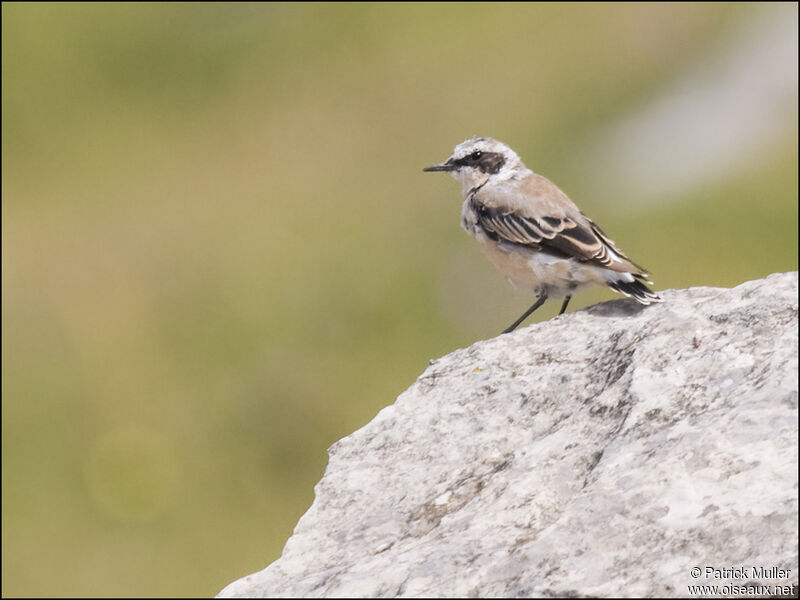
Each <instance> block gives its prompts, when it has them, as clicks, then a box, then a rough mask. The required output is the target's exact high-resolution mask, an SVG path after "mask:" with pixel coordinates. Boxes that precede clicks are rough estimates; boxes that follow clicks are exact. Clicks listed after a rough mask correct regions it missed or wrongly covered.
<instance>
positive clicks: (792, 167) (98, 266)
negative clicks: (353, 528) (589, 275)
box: [2, 2, 798, 596]
mask: <svg viewBox="0 0 800 600" xmlns="http://www.w3.org/2000/svg"><path fill="white" fill-rule="evenodd" d="M787 49H788V50H787ZM2 78H3V85H2V168H3V171H2V292H3V300H2V327H3V334H2V391H3V412H2V417H3V419H2V484H3V485H2V593H3V595H4V596H5V595H11V596H40V595H42V596H51V595H52V596H75V595H81V596H82V595H88V596H128V595H137V596H138V595H144V596H154V595H169V596H172V595H175V596H188V595H201V596H210V595H213V594H216V593H217V592H219V590H220V589H221V588H222V587H223V586H225V585H226V584H228V583H230V582H231V581H233V580H234V579H236V578H238V577H241V576H244V575H246V574H248V573H250V572H253V571H256V570H259V569H261V568H263V567H265V566H267V564H268V563H270V562H271V561H273V560H274V559H276V558H277V557H278V556H279V555H280V552H281V549H282V547H283V544H284V543H285V541H286V539H287V538H288V537H289V536H290V535H291V532H292V528H293V527H294V525H295V523H296V522H297V519H298V518H299V517H300V516H301V515H302V514H303V513H304V512H305V510H306V509H307V508H308V507H309V505H310V503H311V502H312V500H313V486H314V484H315V483H316V482H317V481H318V480H319V478H320V477H321V475H322V473H323V471H324V468H325V465H326V461H327V457H326V452H325V451H326V448H327V447H328V446H329V445H330V444H332V443H333V442H334V441H336V440H337V439H339V438H341V437H343V436H345V435H347V434H348V433H350V432H352V431H354V430H355V429H357V428H359V427H361V426H362V425H364V424H365V423H367V422H368V421H369V420H370V419H371V418H372V417H373V416H374V415H375V413H376V412H377V411H378V410H380V409H381V408H382V407H384V406H386V405H388V404H390V403H392V402H393V401H394V398H395V397H396V396H397V394H399V393H400V392H402V391H403V390H404V389H405V388H406V387H408V386H409V385H410V384H411V383H412V382H413V381H414V379H415V378H416V377H417V376H418V375H419V374H420V373H421V372H422V371H423V369H424V368H425V367H426V365H427V363H428V360H429V359H430V358H434V357H438V356H440V355H443V354H446V353H447V352H450V351H452V350H454V349H456V348H458V347H464V346H466V345H469V344H471V343H472V342H474V341H477V340H479V339H484V338H488V337H492V336H494V335H496V334H497V333H498V332H499V331H500V330H501V329H503V328H504V327H506V326H507V325H508V324H509V323H510V322H511V321H513V320H514V319H515V318H516V317H517V316H518V315H519V314H520V313H521V312H522V311H523V310H524V309H525V308H527V306H528V305H529V304H530V301H531V300H530V297H529V295H526V294H524V293H521V292H515V291H514V290H512V288H511V287H510V286H508V285H507V284H506V283H505V281H504V280H503V278H502V277H501V276H500V275H499V274H497V273H496V272H494V271H493V269H492V267H491V266H490V265H489V263H488V262H487V261H486V260H485V259H484V258H483V256H482V255H481V254H480V251H479V249H478V248H477V246H476V244H475V243H474V241H472V240H471V239H470V238H469V237H468V236H467V235H466V234H465V233H464V232H463V231H462V230H461V229H460V226H459V218H460V204H461V200H460V198H461V196H460V190H459V187H458V185H457V184H456V183H455V182H454V181H453V180H452V179H450V178H449V177H447V176H444V175H441V174H439V175H434V174H427V173H422V171H421V169H422V167H424V166H426V165H429V164H432V163H434V162H438V161H441V160H443V159H445V158H446V157H447V156H448V155H449V154H450V152H451V151H452V148H453V146H455V145H456V144H457V143H459V142H461V141H462V140H464V139H465V138H467V137H470V136H473V135H489V136H493V137H496V138H498V139H500V140H503V141H505V142H506V143H508V144H509V145H511V146H512V147H513V148H514V149H515V150H517V152H518V153H519V154H520V155H521V156H522V158H523V160H524V161H525V162H526V163H527V164H528V166H530V167H531V168H533V169H534V170H536V171H537V172H539V173H542V174H544V175H546V176H547V177H549V178H551V179H552V180H554V181H555V182H556V183H557V184H558V185H559V186H560V187H562V189H564V190H565V191H566V192H567V193H568V194H569V195H570V196H571V197H572V198H573V200H575V201H576V202H577V203H578V204H579V205H580V206H581V208H582V209H583V210H584V212H586V213H587V214H589V215H590V216H591V217H593V218H594V219H595V220H596V221H597V222H598V223H599V224H600V225H601V226H602V227H603V228H604V229H605V230H606V232H607V233H608V234H609V235H611V236H612V237H613V238H614V239H615V240H616V241H617V242H618V243H619V244H620V246H621V247H622V248H623V249H624V250H625V251H626V252H627V253H628V254H630V255H631V256H632V258H633V259H634V260H636V261H637V262H640V263H641V264H643V265H646V266H647V267H648V268H649V269H650V270H651V272H652V274H653V278H654V281H655V283H656V286H655V287H656V289H665V288H682V287H687V286H697V285H712V286H733V285H735V284H738V283H741V282H743V281H746V280H749V279H754V278H759V277H763V276H766V275H768V274H769V273H773V272H776V271H788V270H795V269H797V185H798V181H797V159H798V157H797V5H796V4H723V3H710V4H587V5H583V4H561V3H559V4H500V3H488V4H428V3H426V4H227V3H226V4H114V5H104V4H24V3H7V2H4V3H3V4H2ZM615 297H617V296H615V295H614V294H613V293H612V292H610V291H608V290H597V291H592V292H585V293H582V294H581V295H579V296H578V297H576V298H575V300H573V304H572V306H571V310H577V309H579V308H580V307H581V306H586V305H588V304H593V303H595V302H599V301H603V300H609V299H612V298H615ZM558 308H559V303H558V302H553V303H549V304H548V305H547V306H546V307H545V308H544V309H542V310H541V311H540V312H538V313H537V314H536V315H535V317H536V318H535V319H532V320H531V322H534V321H541V320H545V319H548V318H551V317H552V316H553V315H554V314H555V313H556V312H557V311H558Z"/></svg>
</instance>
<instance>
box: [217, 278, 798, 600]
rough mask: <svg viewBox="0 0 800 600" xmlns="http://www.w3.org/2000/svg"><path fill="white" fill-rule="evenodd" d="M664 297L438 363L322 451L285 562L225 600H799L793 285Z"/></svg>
mask: <svg viewBox="0 0 800 600" xmlns="http://www.w3.org/2000/svg"><path fill="white" fill-rule="evenodd" d="M660 293H661V294H662V297H663V298H664V303H663V304H659V305H654V306H649V307H640V306H639V305H637V304H635V303H634V302H633V301H630V300H616V301H612V302H606V303H604V304H599V305H596V306H593V307H591V308H588V309H585V310H581V311H578V312H575V313H568V314H566V315H563V316H561V317H556V318H554V319H552V320H550V321H548V322H545V323H538V324H535V325H532V326H529V327H526V328H524V329H520V330H517V331H516V332H514V333H512V334H509V335H503V336H500V337H497V338H494V339H491V340H487V341H483V342H478V343H476V344H474V345H472V346H470V347H469V348H466V349H463V350H457V351H456V352H453V353H451V354H449V355H447V356H445V357H443V358H440V359H438V360H436V361H433V362H432V364H431V366H430V367H429V368H428V369H427V370H426V371H425V372H424V373H423V374H422V376H421V377H420V378H419V379H418V380H417V381H416V382H415V383H414V384H413V385H412V386H411V387H410V388H409V389H408V390H407V391H405V392H404V393H403V394H401V395H400V397H399V398H398V399H397V401H396V402H395V403H394V404H393V405H391V406H389V407H387V408H385V409H383V410H382V411H381V412H380V413H378V415H377V416H376V417H375V418H374V419H373V420H372V422H370V423H369V424H367V425H366V426H365V427H363V428H361V429H359V430H358V431H356V432H355V433H353V434H352V435H350V436H348V437H346V438H344V439H342V440H340V441H339V442H337V443H336V444H334V445H333V446H332V447H331V448H330V451H329V453H330V462H329V465H328V468H327V470H326V472H325V475H324V477H323V478H322V480H321V481H320V482H319V483H318V484H317V486H316V499H315V500H314V503H313V505H312V506H311V508H310V509H309V510H308V512H307V513H306V514H305V515H304V516H303V517H302V518H301V519H300V521H299V522H298V524H297V527H296V528H295V531H294V535H293V536H292V537H291V538H290V539H289V541H288V542H287V544H286V547H285V549H284V551H283V555H282V556H281V558H280V559H279V560H277V561H275V562H274V563H272V564H271V565H270V566H268V567H267V568H266V569H264V570H263V571H260V572H258V573H254V574H252V575H249V576H247V577H244V578H242V579H240V580H238V581H236V582H234V583H232V584H230V585H229V586H228V587H226V588H225V589H224V590H222V592H221V593H220V596H238V597H255V596H262V597H263V596H312V597H320V596H334V597H336V596H338V597H376V596H380V597H395V596H406V597H414V596H434V597H442V596H450V597H452V596H480V597H524V596H575V595H578V596H687V595H705V596H712V595H721V594H722V593H724V592H725V591H726V590H717V594H714V592H713V591H712V590H707V592H706V593H705V594H693V593H692V591H691V590H689V588H688V587H687V586H691V585H718V586H720V587H722V586H724V585H726V584H733V585H738V586H742V585H768V586H772V587H771V588H769V589H768V590H766V589H765V590H762V591H769V592H770V593H775V592H776V591H777V592H778V593H780V592H781V591H784V590H781V589H779V588H775V587H774V586H777V585H792V584H794V585H795V586H796V584H797V568H798V564H797V557H798V533H797V519H798V503H797V493H798V490H797V477H798V471H797V469H798V437H797V436H798V432H797V423H798V415H797V382H798V370H797V369H798V363H797V341H798V340H797V333H798V321H797V299H798V296H797V294H798V289H797V273H796V272H795V273H785V274H775V275H771V276H769V277H767V278H766V279H763V280H759V281H751V282H748V283H745V284H742V285H740V286H738V287H735V288H733V289H721V288H691V289H688V290H673V291H664V292H660ZM694 567H698V568H700V569H701V575H700V577H698V578H695V577H694V576H693V573H692V569H693V568H694ZM772 567H776V568H777V569H783V570H784V571H786V570H789V571H790V572H789V573H788V574H786V573H779V572H774V571H773V572H772V573H770V572H761V571H758V570H756V568H765V569H768V568H772ZM707 568H713V569H719V570H721V569H723V568H724V569H731V568H739V569H742V568H743V570H740V571H738V572H722V571H720V572H718V573H716V575H718V577H714V575H715V574H714V573H712V572H709V571H707V570H706V569H707ZM727 591H728V592H733V593H732V594H731V593H729V594H728V595H752V593H753V590H749V591H748V593H747V594H745V592H744V591H743V590H742V591H740V592H738V593H737V592H736V591H735V590H733V589H732V588H728V590H727ZM793 593H795V594H796V593H797V588H796V587H795V588H794V591H793Z"/></svg>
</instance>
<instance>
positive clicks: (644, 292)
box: [608, 275, 661, 305]
mask: <svg viewBox="0 0 800 600" xmlns="http://www.w3.org/2000/svg"><path fill="white" fill-rule="evenodd" d="M634 277H635V275H634ZM648 283H649V282H648ZM608 287H610V288H611V289H612V290H614V291H615V292H619V293H620V294H625V295H626V296H628V297H629V298H633V299H634V300H636V301H637V302H639V303H641V304H645V305H647V304H653V303H655V302H661V297H660V296H659V295H658V294H656V293H655V292H654V291H653V290H651V289H650V288H649V287H647V286H646V285H645V284H643V283H642V282H641V281H639V280H638V279H634V280H633V281H625V280H623V279H620V280H618V281H609V282H608Z"/></svg>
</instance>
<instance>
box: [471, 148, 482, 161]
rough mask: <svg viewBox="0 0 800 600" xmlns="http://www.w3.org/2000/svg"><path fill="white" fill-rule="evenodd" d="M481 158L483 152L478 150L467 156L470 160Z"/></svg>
mask: <svg viewBox="0 0 800 600" xmlns="http://www.w3.org/2000/svg"><path fill="white" fill-rule="evenodd" d="M481 156H483V152H481V151H480V150H476V151H475V152H473V153H472V154H470V156H469V157H470V158H471V159H472V160H480V158H481Z"/></svg>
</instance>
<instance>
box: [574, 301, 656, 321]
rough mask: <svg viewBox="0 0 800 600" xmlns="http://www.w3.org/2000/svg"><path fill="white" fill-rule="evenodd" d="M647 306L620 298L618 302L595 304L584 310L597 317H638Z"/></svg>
mask: <svg viewBox="0 0 800 600" xmlns="http://www.w3.org/2000/svg"><path fill="white" fill-rule="evenodd" d="M646 308H647V306H645V305H644V304H639V303H638V302H636V300H633V299H632V298H622V299H620V300H610V301H609V302H603V303H601V304H595V305H593V306H590V307H589V308H585V309H584V310H586V311H588V312H589V313H591V314H593V315H597V316H598V317H628V316H631V315H638V314H639V313H640V312H641V311H643V310H645V309H646Z"/></svg>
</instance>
